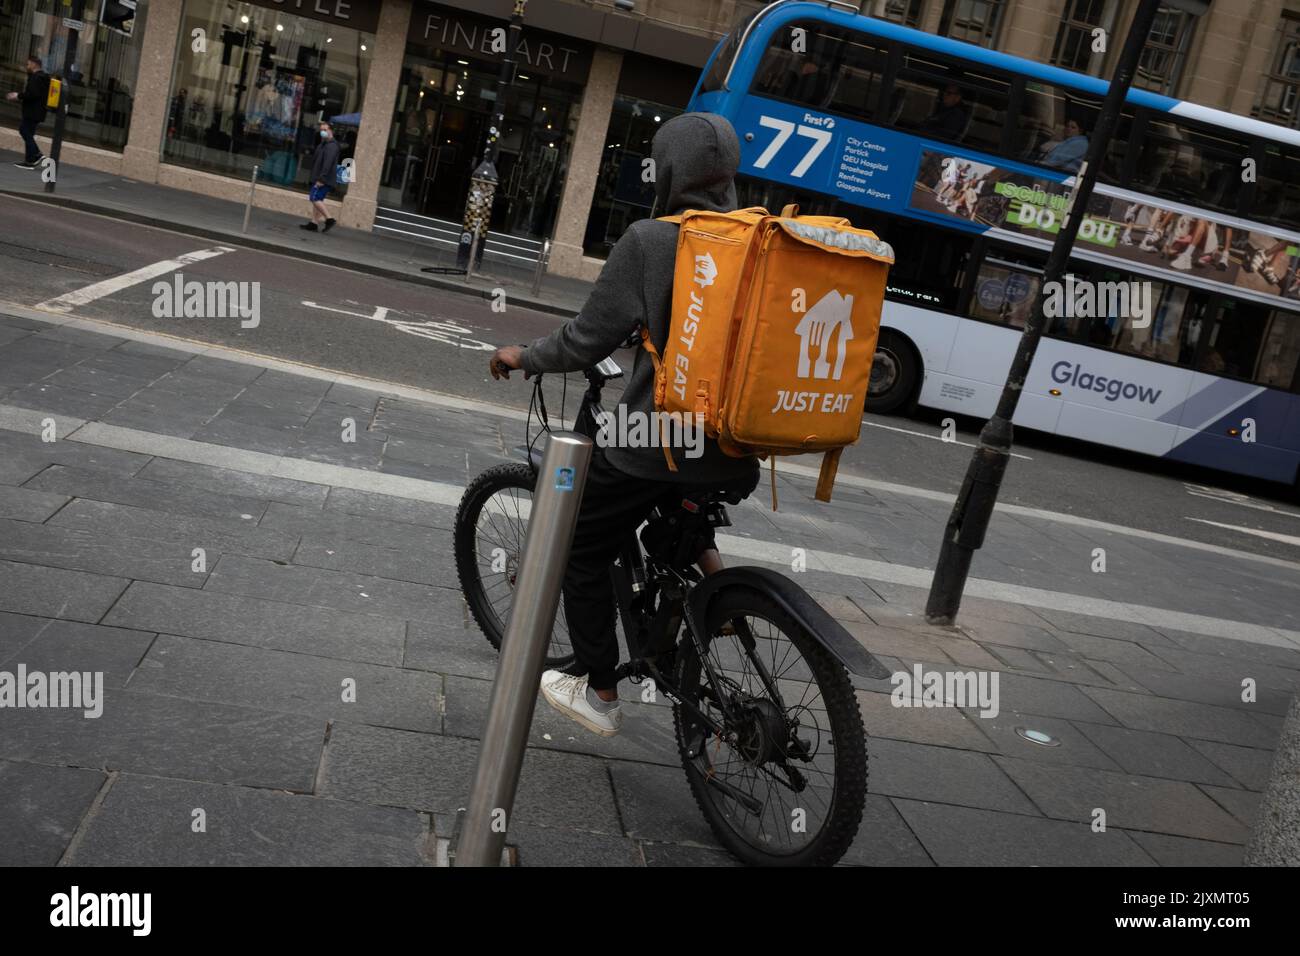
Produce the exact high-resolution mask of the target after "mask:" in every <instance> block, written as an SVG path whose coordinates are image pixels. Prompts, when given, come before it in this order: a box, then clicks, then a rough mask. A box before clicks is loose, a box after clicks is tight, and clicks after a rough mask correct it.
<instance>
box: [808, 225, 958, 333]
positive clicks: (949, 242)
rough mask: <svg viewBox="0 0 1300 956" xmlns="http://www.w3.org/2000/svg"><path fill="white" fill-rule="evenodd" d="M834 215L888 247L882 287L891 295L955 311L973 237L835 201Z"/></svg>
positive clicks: (928, 306)
mask: <svg viewBox="0 0 1300 956" xmlns="http://www.w3.org/2000/svg"><path fill="white" fill-rule="evenodd" d="M800 211H801V212H802V211H803V210H800ZM835 215H838V216H844V217H845V218H846V219H848V220H849V222H851V223H852V224H853V225H854V226H856V227H858V228H859V229H870V230H871V231H872V232H874V233H875V234H876V235H877V236H879V237H880V238H881V239H883V240H885V242H887V243H889V244H890V246H892V247H893V250H894V265H893V266H892V267H891V268H890V270H889V285H888V286H887V288H886V292H887V294H888V296H889V298H890V299H893V300H895V301H897V302H907V303H910V304H912V305H918V306H921V307H923V308H932V309H942V310H944V311H946V312H955V311H956V310H957V306H958V303H959V301H960V299H961V293H962V286H963V285H964V284H965V279H966V266H967V264H968V263H969V262H970V254H971V247H972V246H973V245H974V242H975V240H974V238H973V237H971V236H969V235H967V234H966V233H963V232H955V231H954V230H951V229H943V228H941V227H939V226H929V225H924V224H922V223H919V222H917V221H916V220H915V219H908V218H905V217H902V216H891V215H889V214H888V213H884V212H880V211H879V210H874V209H868V208H866V207H863V206H856V205H853V204H852V203H836V209H835Z"/></svg>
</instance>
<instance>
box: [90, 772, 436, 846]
mask: <svg viewBox="0 0 1300 956" xmlns="http://www.w3.org/2000/svg"><path fill="white" fill-rule="evenodd" d="M195 810H202V811H203V817H202V820H203V827H204V829H202V830H201V831H199V832H196V831H195V821H196V819H198V818H196V816H195ZM428 837H429V824H428V820H427V818H426V817H424V816H423V815H421V814H418V813H413V812H411V811H409V810H395V809H389V808H386V807H370V806H364V805H362V804H356V803H347V802H344V801H341V800H326V799H322V798H320V797H314V796H309V795H306V794H291V793H282V792H278V791H272V790H259V789H252V788H249V787H239V786H228V785H220V784H213V783H202V782H195V781H190V780H168V779H162V778H159V777H150V776H141V775H137V774H129V773H127V774H121V775H120V776H119V777H118V778H117V779H116V780H115V781H114V782H113V786H112V788H111V789H110V790H109V792H108V795H107V797H106V798H105V799H104V802H103V803H102V805H101V806H100V807H99V809H98V811H97V812H96V814H95V816H94V817H93V818H92V820H91V821H90V823H89V825H88V826H87V828H86V830H85V832H84V833H83V834H82V837H81V839H80V840H79V841H78V845H77V848H76V850H75V852H74V853H73V854H72V856H71V858H70V859H69V861H68V862H69V863H70V864H71V865H74V866H329V867H336V866H428V865H430V864H431V863H432V862H433V861H432V857H431V855H430V854H429V853H428V849H427V847H428V843H429V840H428Z"/></svg>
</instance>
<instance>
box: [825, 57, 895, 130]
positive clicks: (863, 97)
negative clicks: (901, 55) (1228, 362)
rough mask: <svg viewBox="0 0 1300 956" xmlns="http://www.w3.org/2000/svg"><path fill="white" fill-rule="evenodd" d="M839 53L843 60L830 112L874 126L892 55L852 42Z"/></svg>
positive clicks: (831, 95) (837, 75) (833, 89)
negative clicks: (873, 121)
mask: <svg viewBox="0 0 1300 956" xmlns="http://www.w3.org/2000/svg"><path fill="white" fill-rule="evenodd" d="M839 52H840V53H841V54H842V59H841V61H840V64H839V69H838V70H837V72H836V75H835V80H834V84H833V86H832V89H831V94H830V102H829V103H828V104H827V107H826V108H827V109H828V110H830V111H831V112H833V113H839V114H842V115H844V116H849V117H852V118H853V119H858V120H863V121H865V122H871V120H872V118H873V117H874V116H875V113H876V107H877V105H878V101H879V100H880V87H881V84H882V82H883V80H884V75H885V61H886V60H887V59H888V58H889V51H888V50H886V49H884V48H882V47H878V46H875V45H874V44H870V43H865V42H863V41H862V40H861V39H857V38H850V39H847V40H845V41H844V42H843V43H841V44H840V48H839Z"/></svg>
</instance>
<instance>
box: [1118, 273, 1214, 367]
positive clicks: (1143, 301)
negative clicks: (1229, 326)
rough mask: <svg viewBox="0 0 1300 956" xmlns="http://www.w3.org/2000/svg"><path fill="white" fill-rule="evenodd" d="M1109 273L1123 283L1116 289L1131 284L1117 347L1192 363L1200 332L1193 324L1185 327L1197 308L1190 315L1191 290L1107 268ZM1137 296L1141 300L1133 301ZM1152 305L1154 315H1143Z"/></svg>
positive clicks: (1124, 350) (1157, 358) (1126, 350)
mask: <svg viewBox="0 0 1300 956" xmlns="http://www.w3.org/2000/svg"><path fill="white" fill-rule="evenodd" d="M1105 276H1106V278H1107V279H1110V278H1111V277H1112V276H1113V277H1114V278H1113V279H1112V280H1111V281H1117V282H1121V283H1123V286H1116V287H1112V288H1123V287H1127V289H1128V293H1127V294H1128V295H1129V297H1130V299H1129V302H1128V303H1127V313H1128V314H1127V315H1125V316H1121V322H1120V327H1119V335H1118V336H1117V338H1116V341H1115V348H1116V349H1118V350H1119V351H1121V352H1127V353H1128V354H1130V355H1137V356H1140V357H1142V358H1149V359H1155V360H1156V361H1158V362H1169V363H1171V364H1174V365H1178V364H1191V361H1192V358H1193V356H1194V355H1195V354H1196V343H1197V340H1198V339H1199V331H1196V332H1195V333H1194V332H1193V330H1192V329H1191V328H1190V326H1188V327H1184V320H1185V319H1186V320H1188V321H1190V319H1191V318H1192V316H1194V315H1195V312H1194V311H1193V312H1192V313H1190V314H1189V311H1188V308H1187V306H1188V302H1189V300H1190V297H1191V291H1190V290H1189V289H1186V288H1184V287H1183V286H1177V285H1165V283H1163V282H1151V281H1149V280H1146V279H1142V280H1137V279H1134V278H1133V277H1132V276H1124V275H1122V274H1120V273H1118V272H1114V273H1112V272H1111V271H1110V270H1106V271H1105ZM1134 296H1136V297H1137V299H1138V301H1137V302H1133V301H1132V298H1133V297H1134ZM1148 296H1149V298H1148ZM1148 305H1149V306H1150V309H1151V314H1150V315H1145V314H1139V312H1140V311H1142V310H1144V309H1145V307H1146V306H1148Z"/></svg>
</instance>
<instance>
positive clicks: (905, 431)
mask: <svg viewBox="0 0 1300 956" xmlns="http://www.w3.org/2000/svg"><path fill="white" fill-rule="evenodd" d="M862 424H864V425H870V426H871V427H872V428H883V429H884V430H885V431H887V432H902V433H903V434H904V435H916V436H917V437H918V438H928V439H930V440H931V441H941V442H943V443H944V444H945V445H963V446H965V447H966V448H978V447H979V445H975V444H972V443H971V442H968V441H957V440H956V439H953V440H952V441H944V439H943V438H942V437H940V436H939V435H927V434H926V433H925V432H916V431H912V429H910V428H895V427H894V426H893V425H881V424H879V423H877V422H869V421H867V420H866V419H865V418H864V419H862ZM1011 457H1012V458H1023V459H1024V460H1025V461H1033V460H1034V459H1032V458H1030V457H1029V456H1028V455H1021V454H1018V453H1017V452H1014V451H1013V452H1012V453H1011Z"/></svg>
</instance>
